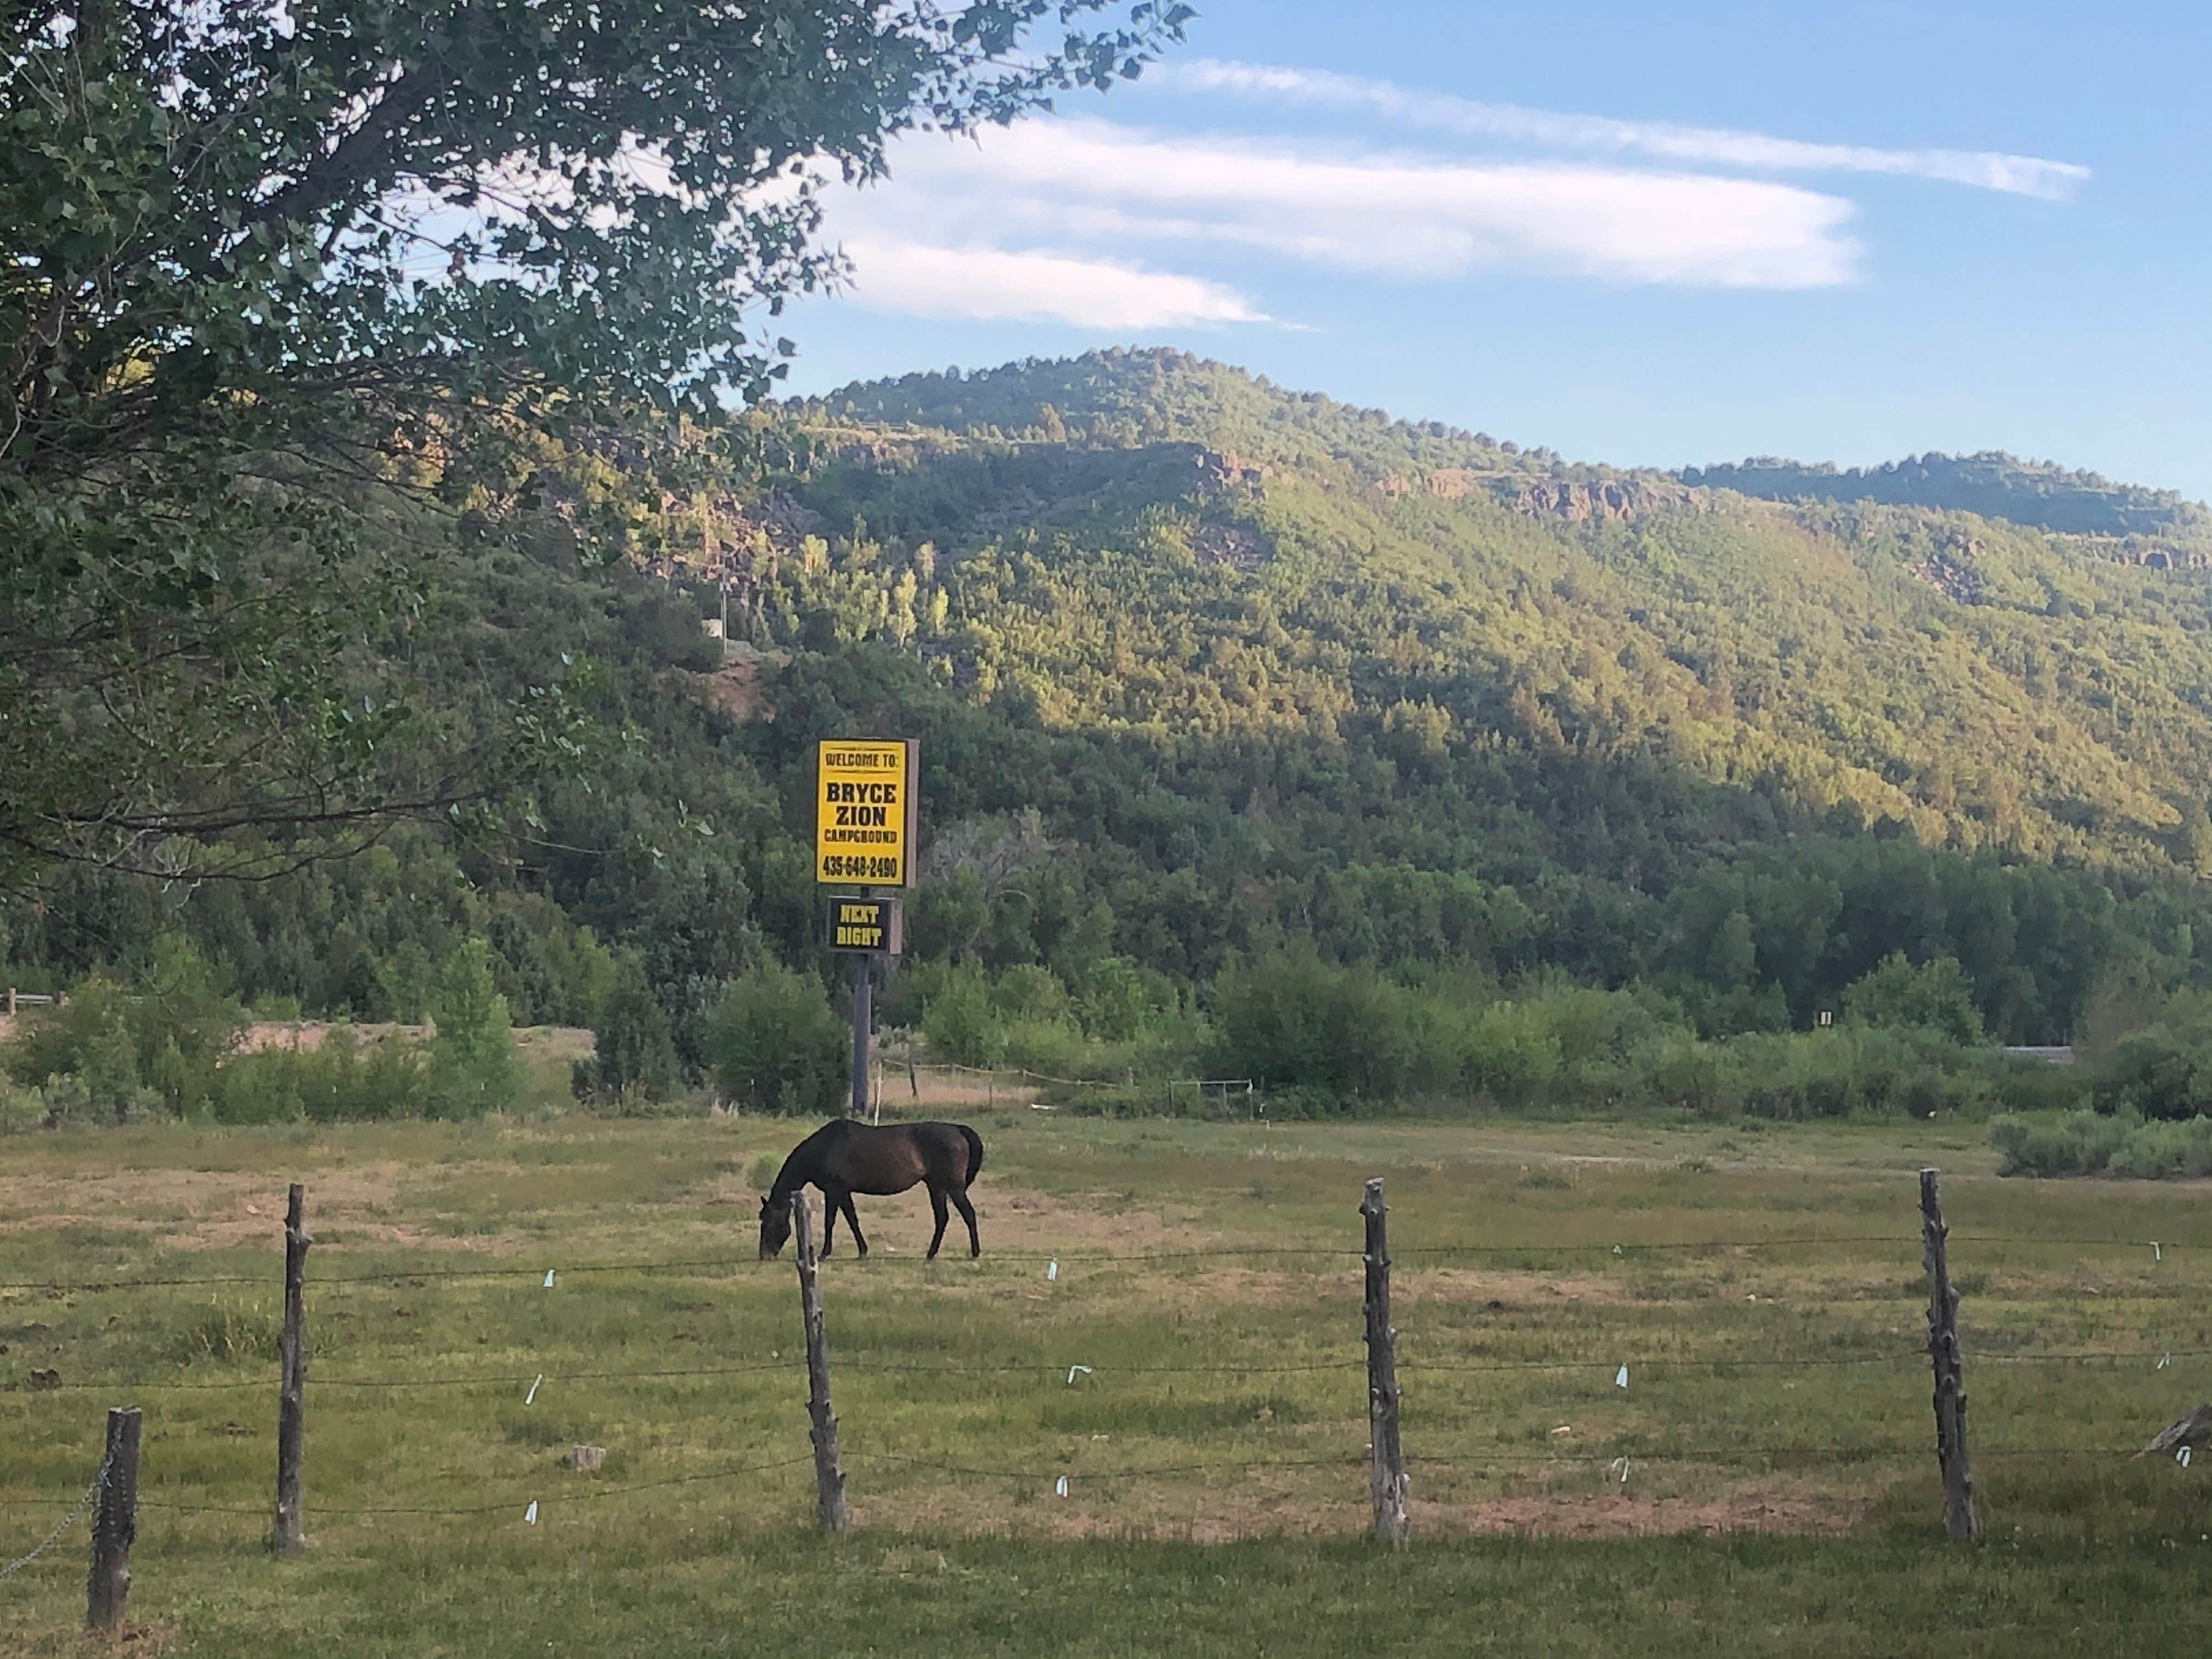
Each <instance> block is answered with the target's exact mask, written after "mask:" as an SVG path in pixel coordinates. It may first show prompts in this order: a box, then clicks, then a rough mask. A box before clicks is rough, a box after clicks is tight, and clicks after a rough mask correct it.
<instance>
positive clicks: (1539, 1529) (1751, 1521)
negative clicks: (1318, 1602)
mask: <svg viewBox="0 0 2212 1659" xmlns="http://www.w3.org/2000/svg"><path fill="white" fill-rule="evenodd" d="M1866 1508H1867V1505H1866V1503H1865V1501H1864V1500H1863V1499H1861V1498H1851V1497H1846V1496H1844V1495H1842V1494H1839V1493H1835V1492H1810V1491H1807V1492H1771V1491H1770V1492H1734V1493H1729V1494H1727V1495H1725V1496H1722V1497H1717V1498H1638V1497H1631V1496H1630V1495H1629V1494H1627V1493H1626V1492H1623V1493H1620V1495H1618V1496H1603V1497H1600V1496H1594V1495H1590V1494H1585V1493H1573V1494H1569V1493H1565V1492H1558V1493H1547V1494H1544V1495H1541V1496H1537V1497H1528V1498H1486V1499H1482V1500H1479V1501H1476V1502H1471V1503H1459V1504H1436V1503H1425V1502H1423V1501H1421V1500H1420V1499H1418V1498H1416V1499H1415V1500H1414V1501H1413V1524H1414V1525H1415V1526H1416V1527H1423V1526H1433V1527H1435V1528H1437V1529H1438V1530H1439V1531H1443V1532H1454V1533H1478V1534H1481V1533H1487V1534H1496V1533H1524V1534H1533V1535H1540V1536H1543V1537H1551V1538H1626V1537H1646V1536H1650V1535H1652V1534H1670V1533H1707V1534H1711V1533H1722V1532H1784V1533H1799V1534H1836V1533H1843V1532H1848V1531H1850V1529H1851V1528H1852V1526H1853V1525H1855V1524H1856V1523H1857V1522H1858V1520H1859V1518H1860V1517H1861V1516H1863V1515H1864V1514H1865V1512H1866Z"/></svg>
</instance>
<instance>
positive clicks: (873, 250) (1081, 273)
mask: <svg viewBox="0 0 2212 1659" xmlns="http://www.w3.org/2000/svg"><path fill="white" fill-rule="evenodd" d="M844 246H845V252H847V253H848V255H849V256H850V257H851V258H852V260H853V264H854V270H855V272H856V273H857V275H856V277H855V280H854V283H853V288H852V294H853V297H854V299H855V300H857V301H860V303H862V304H864V305H872V306H878V307H883V308H885V309H889V310H894V311H902V312H908V313H913V314H915V315H917V316H923V317H963V318H1031V319H1036V318H1042V319H1050V320H1053V321H1056V322H1063V323H1073V324H1075V325H1078V326H1079V327H1086V328H1115V329H1144V328H1164V327H1167V326H1170V325H1176V324H1190V323H1258V322H1265V321H1266V320H1267V319H1266V317H1265V316H1263V315H1262V314H1261V313H1259V312H1256V311H1255V310H1254V309H1252V307H1250V306H1249V304H1248V303H1246V301H1244V299H1243V296H1241V295H1238V294H1237V293H1236V292H1235V291H1234V290H1232V289H1227V288H1224V287H1223V286H1221V285H1220V284H1219V283H1209V282H1206V281H1205V280H1203V279H1201V278H1200V277H1196V276H1177V275H1175V274H1174V273H1172V272H1169V271H1156V270H1143V269H1140V268H1139V267H1137V266H1134V265H1130V264H1121V263H1120V262H1118V261H1115V260H1110V259H1098V258H1082V257H1080V256H1078V255H1074V254H1068V253H1045V252H1010V251H1008V250H1006V249H1003V248H994V247H944V246H931V245H929V244H927V243H921V242H912V241H906V240H900V239H897V238H895V237H882V236H875V235H860V236H856V237H849V238H848V239H847V240H846V241H845V244H844Z"/></svg>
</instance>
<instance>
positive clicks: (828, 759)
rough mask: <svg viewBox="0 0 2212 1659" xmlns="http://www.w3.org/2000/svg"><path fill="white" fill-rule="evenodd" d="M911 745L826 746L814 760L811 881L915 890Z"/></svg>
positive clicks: (849, 743) (851, 743) (854, 743)
mask: <svg viewBox="0 0 2212 1659" xmlns="http://www.w3.org/2000/svg"><path fill="white" fill-rule="evenodd" d="M918 747H919V745H917V744H915V743H913V742H912V741H905V742H889V743H866V742H860V741H845V742H832V743H825V744H822V745H821V747H820V748H819V750H817V754H816V766H815V785H814V879H815V880H816V881H817V882H825V881H834V882H856V883H860V884H865V885H869V886H876V887H911V886H913V885H914V851H915V790H914V781H915V752H916V750H917V748H918Z"/></svg>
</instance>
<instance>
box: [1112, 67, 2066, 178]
mask: <svg viewBox="0 0 2212 1659" xmlns="http://www.w3.org/2000/svg"><path fill="white" fill-rule="evenodd" d="M1146 79H1147V82H1148V83H1152V84H1165V85H1168V86H1170V87H1176V88H1183V89H1186V90H1189V91H1197V92H1225V93H1232V94H1239V95H1242V96H1246V97H1251V98H1261V99H1269V100H1276V101H1279V102H1285V103H1295V104H1300V105H1304V106H1310V107H1321V108H1328V109H1337V110H1349V111H1357V112H1364V113H1368V114H1373V115H1380V116H1382V117H1383V118H1386V119H1389V120H1392V121H1396V122H1398V123H1401V125H1407V126H1412V127H1419V128H1423V129H1425V130H1428V131H1437V132H1455V133H1461V134H1465V135H1468V136H1470V137H1486V138H1499V139H1507V140H1512V141H1516V142H1519V143H1528V144H1533V145H1537V146H1541V147H1542V148H1546V149H1571V150H1581V151H1585V152H1593V151H1594V152H1599V153H1605V154H1613V155H1643V156H1651V157H1654V158H1656V159H1658V160H1661V161H1674V162H1688V163H1692V164H1695V165H1698V166H1703V167H1742V168H1747V169H1752V170H1754V171H1759V172H1778V173H1792V172H1806V173H1891V174H1897V175H1901V176H1905V177H1909V178H1917V179H1941V180H1942V181H1944V182H1946V183H1949V184H1956V185H1975V186H1977V187H1978V188H1980V189H1983V190H1996V191H2009V192H2011V193H2014V194H2016V195H2021V196H2040V197H2046V198H2050V199H2052V200H2063V199H2065V198H2066V197H2070V196H2071V195H2072V194H2073V193H2074V191H2075V189H2076V187H2078V186H2079V185H2081V184H2082V183H2083V182H2084V181H2085V180H2087V179H2088V177H2089V169H2088V168H2087V167H2081V166H2079V165H2077V164H2076V163H2075V162H2071V161H2047V160H2045V159H2044V158H2042V157H2039V156H2034V155H2008V154H2006V153H2004V152H2002V151H1999V150H1964V149H1881V148H1876V147H1873V146H1869V145H1863V144H1823V143H1807V142H1805V141H1802V140H1800V139H1795V138H1778V137H1771V136H1770V135H1768V134H1765V133H1760V132H1746V131H1738V130H1736V129H1734V128H1729V127H1694V126H1680V125H1674V124H1672V123H1669V122H1663V121H1622V120H1614V119H1611V118H1607V117H1604V116H1597V115H1570V114H1560V113H1556V112H1552V111H1548V110H1537V109H1525V108H1522V107H1521V106H1518V105H1514V104H1489V103H1479V102H1477V101H1475V100H1472V99H1468V98H1460V97H1455V96H1454V95H1452V94H1447V93H1435V92H1422V91H1419V90H1415V89H1413V88H1406V87H1401V86H1399V85H1396V84H1395V82H1389V81H1376V80H1368V79H1364V78H1363V77H1360V76H1351V75H1339V74H1335V73H1334V72H1332V71H1329V70H1306V69H1285V68H1280V67H1277V66H1274V65H1271V64H1240V63H1225V62H1223V61H1221V60H1219V59H1217V58H1196V59H1193V60H1190V61H1188V62H1183V63H1170V64H1164V65H1163V66H1162V67H1161V68H1160V69H1159V70H1157V71H1155V72H1154V73H1153V74H1152V75H1149V76H1147V77H1146Z"/></svg>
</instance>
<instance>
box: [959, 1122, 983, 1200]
mask: <svg viewBox="0 0 2212 1659" xmlns="http://www.w3.org/2000/svg"><path fill="white" fill-rule="evenodd" d="M959 1128H960V1133H962V1134H963V1135H964V1136H966V1137H967V1139H968V1178H967V1179H966V1180H965V1181H963V1182H961V1183H960V1184H961V1186H962V1187H963V1188H968V1187H972V1186H974V1185H975V1172H976V1171H977V1170H981V1168H982V1167H983V1137H982V1136H981V1135H979V1134H977V1133H975V1131H974V1130H973V1129H971V1128H969V1127H968V1126H967V1125H966V1124H964V1123H963V1124H961V1125H960V1126H959Z"/></svg>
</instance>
